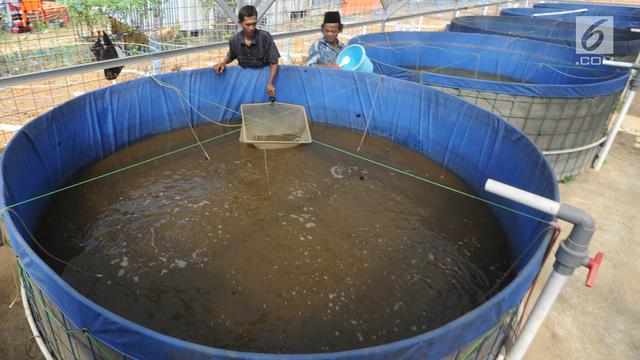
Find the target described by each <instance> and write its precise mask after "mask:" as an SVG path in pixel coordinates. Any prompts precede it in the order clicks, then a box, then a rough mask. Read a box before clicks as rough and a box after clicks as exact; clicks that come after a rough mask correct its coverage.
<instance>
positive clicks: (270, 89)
mask: <svg viewBox="0 0 640 360" xmlns="http://www.w3.org/2000/svg"><path fill="white" fill-rule="evenodd" d="M269 40H270V41H269V48H268V49H267V51H268V53H267V55H268V59H269V64H271V72H270V73H269V84H267V94H268V95H269V97H275V96H276V88H275V86H273V82H274V81H275V80H276V76H277V75H278V59H279V58H280V52H279V51H278V47H277V46H276V43H275V42H274V41H273V38H271V34H269Z"/></svg>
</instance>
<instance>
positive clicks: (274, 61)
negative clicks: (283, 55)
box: [213, 5, 280, 97]
mask: <svg viewBox="0 0 640 360" xmlns="http://www.w3.org/2000/svg"><path fill="white" fill-rule="evenodd" d="M238 22H239V23H240V25H241V26H242V31H240V32H239V33H237V34H235V35H233V37H231V39H229V52H228V53H227V56H226V57H225V58H224V61H222V62H221V63H218V64H215V65H214V66H213V69H214V70H215V71H216V72H217V73H218V74H222V72H223V71H224V68H225V67H226V66H227V64H229V63H230V62H232V61H233V60H235V59H238V64H239V65H240V66H242V67H243V68H247V67H252V68H260V67H264V66H267V65H270V66H271V74H270V76H269V83H268V84H267V94H268V95H269V96H270V97H275V96H276V88H275V87H274V86H273V81H274V80H275V78H276V75H277V74H278V58H279V57H280V53H279V52H278V47H276V43H275V42H274V41H273V38H272V37H271V34H269V33H268V32H266V31H263V30H258V29H256V24H257V22H258V11H257V10H256V8H255V7H254V6H251V5H246V6H243V7H242V9H240V11H239V12H238Z"/></svg>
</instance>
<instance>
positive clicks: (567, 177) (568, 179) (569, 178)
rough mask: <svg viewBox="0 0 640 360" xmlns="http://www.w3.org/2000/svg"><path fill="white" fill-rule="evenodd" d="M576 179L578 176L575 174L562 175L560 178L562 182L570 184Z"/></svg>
mask: <svg viewBox="0 0 640 360" xmlns="http://www.w3.org/2000/svg"><path fill="white" fill-rule="evenodd" d="M575 179H576V177H575V176H574V175H565V176H563V177H562V179H560V183H562V184H568V183H570V182H572V181H573V180H575Z"/></svg>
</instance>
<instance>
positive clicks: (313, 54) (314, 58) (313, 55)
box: [307, 41, 340, 69]
mask: <svg viewBox="0 0 640 360" xmlns="http://www.w3.org/2000/svg"><path fill="white" fill-rule="evenodd" d="M318 61H320V43H319V42H318V41H316V42H314V43H313V44H312V45H311V47H309V52H308V54H307V65H308V66H315V67H320V68H333V69H340V66H338V65H337V64H318Z"/></svg>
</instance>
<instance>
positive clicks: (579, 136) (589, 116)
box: [432, 86, 620, 179]
mask: <svg viewBox="0 0 640 360" xmlns="http://www.w3.org/2000/svg"><path fill="white" fill-rule="evenodd" d="M432 87H434V88H437V89H439V90H442V91H444V92H447V93H450V94H453V95H456V96H458V97H461V98H463V99H465V100H466V101H469V102H471V103H473V104H476V105H478V106H480V107H482V108H484V109H486V110H489V111H491V112H494V113H496V114H498V115H500V116H502V117H503V118H505V119H507V120H508V121H509V122H510V123H511V124H513V125H514V126H515V127H517V128H518V129H520V130H522V131H523V132H524V133H525V134H526V135H527V136H528V137H529V138H530V139H531V140H532V141H533V142H534V143H535V144H536V145H537V146H538V147H539V148H540V149H541V150H542V152H543V153H545V156H546V158H547V160H548V161H549V163H550V164H551V166H552V168H553V170H554V171H555V174H556V177H557V178H558V179H563V178H564V177H566V176H573V175H576V174H579V173H580V172H582V171H583V170H584V169H585V168H587V167H589V166H590V165H591V163H592V162H593V159H594V157H595V156H596V154H597V150H598V148H599V145H600V144H601V143H602V142H603V141H604V139H605V136H606V132H607V124H608V123H609V119H610V118H611V114H612V113H613V111H614V110H615V107H616V104H617V101H618V99H619V97H620V92H615V93H611V94H609V95H606V96H595V97H587V98H545V97H532V96H524V95H511V94H499V93H494V92H489V91H480V90H466V89H454V88H445V87H440V86H432Z"/></svg>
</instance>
